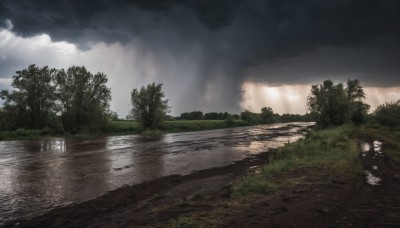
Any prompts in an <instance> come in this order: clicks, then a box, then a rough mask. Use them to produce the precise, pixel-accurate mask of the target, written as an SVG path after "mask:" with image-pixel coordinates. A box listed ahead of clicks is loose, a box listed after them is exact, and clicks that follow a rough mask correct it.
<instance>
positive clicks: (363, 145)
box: [361, 142, 371, 152]
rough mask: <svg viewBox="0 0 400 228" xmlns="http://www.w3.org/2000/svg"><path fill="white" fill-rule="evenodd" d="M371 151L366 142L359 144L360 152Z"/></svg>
mask: <svg viewBox="0 0 400 228" xmlns="http://www.w3.org/2000/svg"><path fill="white" fill-rule="evenodd" d="M370 149H371V145H370V144H369V143H366V142H361V152H368V151H369V150H370Z"/></svg>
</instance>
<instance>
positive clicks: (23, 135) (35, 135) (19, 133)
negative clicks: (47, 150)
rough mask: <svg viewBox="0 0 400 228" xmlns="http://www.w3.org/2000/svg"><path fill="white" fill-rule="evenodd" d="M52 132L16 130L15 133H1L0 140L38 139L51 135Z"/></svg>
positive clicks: (45, 130) (47, 130) (46, 130)
mask: <svg viewBox="0 0 400 228" xmlns="http://www.w3.org/2000/svg"><path fill="white" fill-rule="evenodd" d="M52 134H53V132H52V131H51V130H49V129H42V130H31V129H17V130H15V131H2V132H0V140H10V139H28V140H29V139H39V138H43V137H47V136H50V135H52Z"/></svg>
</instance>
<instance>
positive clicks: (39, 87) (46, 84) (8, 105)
mask: <svg viewBox="0 0 400 228" xmlns="http://www.w3.org/2000/svg"><path fill="white" fill-rule="evenodd" d="M55 72H56V70H55V69H49V68H48V67H47V66H45V67H43V68H39V67H37V66H35V65H30V66H29V67H28V69H24V70H22V71H17V72H16V75H15V76H13V82H12V84H11V85H12V86H13V87H14V88H15V89H16V90H13V91H11V92H10V91H8V90H2V91H1V92H0V97H1V99H3V100H5V103H4V108H3V112H5V113H9V115H10V114H11V115H13V116H14V117H11V116H9V117H11V118H10V119H9V120H10V121H12V122H11V124H13V125H14V126H7V127H6V128H17V127H25V128H33V129H41V128H43V127H45V126H47V125H48V124H49V114H50V112H52V111H53V109H54V101H55V97H54V85H53V84H52V78H53V76H54V74H55ZM5 116H7V114H6V115H3V118H5ZM25 120H26V121H25ZM14 121H15V122H14Z"/></svg>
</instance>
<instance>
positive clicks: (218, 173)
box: [6, 140, 400, 227]
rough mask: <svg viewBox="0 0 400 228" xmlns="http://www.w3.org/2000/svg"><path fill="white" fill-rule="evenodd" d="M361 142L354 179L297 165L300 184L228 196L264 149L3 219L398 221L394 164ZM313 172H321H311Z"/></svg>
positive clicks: (42, 222) (43, 222) (224, 223)
mask: <svg viewBox="0 0 400 228" xmlns="http://www.w3.org/2000/svg"><path fill="white" fill-rule="evenodd" d="M360 147H361V149H362V153H361V154H360V159H361V161H362V164H363V166H364V168H365V175H364V176H362V177H358V178H355V179H354V178H345V177H340V176H333V175H330V174H329V171H327V170H310V169H308V170H297V171H295V172H291V173H290V175H289V176H288V177H287V178H290V180H293V181H294V182H296V180H298V183H297V182H296V183H294V185H292V186H291V187H288V188H284V190H280V191H278V192H275V193H273V194H269V195H255V196H251V197H246V198H243V199H238V198H234V197H231V196H230V191H229V186H230V184H231V183H232V181H234V180H237V179H238V178H241V177H242V176H243V175H246V174H248V173H249V172H254V170H256V169H257V167H258V166H260V165H262V164H265V161H266V160H268V153H263V154H259V155H257V156H254V157H252V158H249V159H246V160H243V161H240V162H236V163H235V164H232V165H229V166H226V167H222V168H214V169H209V170H204V171H200V172H197V173H194V174H191V175H188V176H169V177H164V178H159V179H157V180H154V181H150V182H145V183H142V184H139V185H135V186H128V187H124V188H121V189H118V190H115V191H112V192H110V193H108V194H106V195H105V196H102V197H100V198H98V199H95V200H92V201H88V202H85V203H82V204H75V205H71V206H68V207H65V208H60V209H56V210H53V211H51V212H49V213H47V214H45V215H43V216H40V217H36V218H33V219H31V220H29V221H15V222H13V223H11V224H8V225H6V226H10V227H12V226H21V227H126V226H139V227H142V226H150V227H153V226H165V225H166V224H169V225H170V226H179V222H175V223H171V219H177V218H186V219H187V220H188V221H186V222H189V223H193V224H194V225H196V224H209V226H213V225H214V226H218V227H265V225H269V226H300V227H347V226H348V227H354V226H356V227H398V226H399V225H400V196H399V194H400V176H399V174H400V173H399V164H398V163H397V162H396V161H394V160H392V159H390V158H389V157H388V156H386V155H385V154H384V149H382V144H381V143H380V142H378V141H375V142H374V141H371V140H370V141H361V142H360ZM383 148H384V147H383ZM316 173H324V175H322V176H321V175H319V176H318V178H316V177H313V176H312V174H316ZM178 221H179V220H178ZM194 221H195V222H194ZM199 221H200V223H197V222H199Z"/></svg>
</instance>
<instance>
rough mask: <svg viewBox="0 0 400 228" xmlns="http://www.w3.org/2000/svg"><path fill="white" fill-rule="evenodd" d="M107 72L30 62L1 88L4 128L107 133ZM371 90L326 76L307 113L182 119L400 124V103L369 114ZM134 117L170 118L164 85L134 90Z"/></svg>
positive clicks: (266, 110)
mask: <svg viewBox="0 0 400 228" xmlns="http://www.w3.org/2000/svg"><path fill="white" fill-rule="evenodd" d="M106 84H107V76H106V75H105V74H104V73H101V72H98V73H96V74H93V73H91V72H89V71H88V70H87V69H86V68H85V67H83V66H72V67H69V68H68V69H67V70H64V69H50V68H49V67H47V66H45V67H42V68H40V67H37V66H36V65H30V66H29V67H28V68H27V69H24V70H21V71H17V72H16V75H14V76H13V77H12V87H14V89H13V90H11V91H10V90H7V89H5V90H1V91H0V98H1V99H2V100H3V101H4V103H3V107H2V108H0V131H13V130H16V129H19V128H24V129H43V128H46V129H55V130H60V131H62V132H68V133H71V134H76V133H78V132H104V131H105V130H104V129H105V128H106V127H107V124H109V121H110V120H117V119H118V115H117V114H116V113H115V112H113V111H111V110H110V101H111V89H110V88H109V87H107V85H106ZM365 97H366V94H365V92H364V90H363V87H362V86H361V84H360V81H359V80H357V79H355V80H351V79H349V80H348V81H347V83H346V84H343V83H337V84H335V83H333V82H332V81H331V80H326V81H324V82H323V83H321V84H316V85H312V86H311V90H310V95H309V96H308V97H307V103H306V106H307V109H308V111H309V113H308V114H305V115H296V114H283V115H279V114H277V113H274V112H273V110H272V109H271V108H270V107H263V108H262V109H261V112H260V113H253V112H250V111H248V110H244V111H243V112H241V113H240V115H234V114H230V113H228V112H209V113H204V114H203V112H201V111H193V112H185V113H182V114H181V115H180V118H179V119H183V120H226V123H227V126H234V121H235V120H238V119H241V120H244V121H246V122H248V123H249V124H258V123H276V122H294V121H316V122H317V125H318V126H320V127H329V126H335V125H341V124H345V123H354V124H362V123H365V122H367V121H370V122H376V123H380V124H384V125H389V126H393V125H395V126H399V125H400V101H397V102H387V103H385V104H382V105H380V106H378V107H377V109H376V110H375V111H374V112H373V113H372V114H368V112H369V109H370V106H369V105H368V104H366V103H365V102H364V99H365ZM131 105H132V108H131V110H130V113H129V116H130V117H131V118H132V119H135V120H137V121H139V122H140V123H141V124H142V126H143V128H157V127H159V126H160V124H161V123H162V122H163V121H164V120H165V119H166V118H167V113H168V112H169V109H170V107H169V106H168V100H167V99H165V94H164V92H163V90H162V84H156V83H151V84H149V85H147V86H143V87H141V88H140V89H137V88H134V89H133V90H132V92H131Z"/></svg>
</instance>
